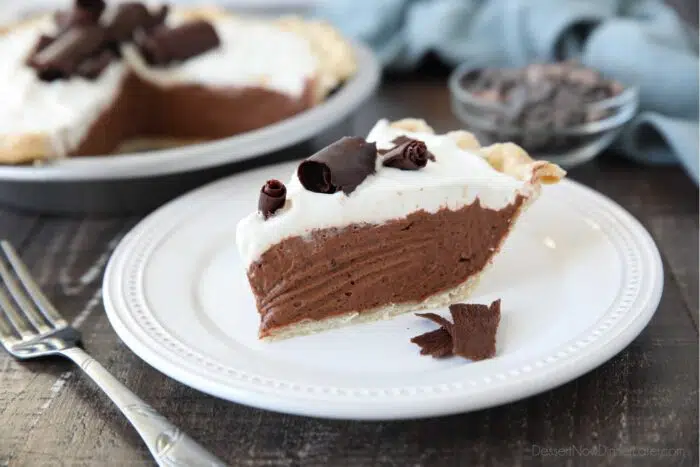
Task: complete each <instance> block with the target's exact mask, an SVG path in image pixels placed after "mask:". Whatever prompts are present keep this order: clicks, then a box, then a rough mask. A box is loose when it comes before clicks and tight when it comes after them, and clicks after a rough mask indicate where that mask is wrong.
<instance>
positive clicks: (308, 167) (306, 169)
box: [297, 136, 377, 195]
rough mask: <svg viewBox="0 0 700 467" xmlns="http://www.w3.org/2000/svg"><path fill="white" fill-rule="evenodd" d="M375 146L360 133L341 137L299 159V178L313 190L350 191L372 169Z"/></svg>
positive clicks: (318, 191) (307, 187)
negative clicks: (360, 135)
mask: <svg viewBox="0 0 700 467" xmlns="http://www.w3.org/2000/svg"><path fill="white" fill-rule="evenodd" d="M376 159H377V146H376V144H375V143H368V142H367V141H365V139H364V138H360V137H348V136H346V137H344V138H341V139H340V140H338V141H336V142H335V143H333V144H331V145H329V146H326V147H325V148H323V149H321V150H320V151H319V152H317V153H316V154H314V155H313V156H311V157H309V158H308V159H306V160H304V161H302V163H301V164H299V168H298V169H297V175H298V177H299V181H300V182H301V184H302V185H303V186H304V188H306V189H307V190H309V191H313V192H314V193H327V194H331V193H335V192H337V191H340V190H342V191H343V192H344V193H345V194H346V195H349V194H350V193H352V192H353V191H355V188H357V187H358V185H360V184H361V183H362V182H363V181H364V180H365V179H366V178H367V177H368V176H369V175H371V174H373V173H374V172H375V163H376Z"/></svg>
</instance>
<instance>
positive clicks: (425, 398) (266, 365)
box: [104, 163, 663, 419]
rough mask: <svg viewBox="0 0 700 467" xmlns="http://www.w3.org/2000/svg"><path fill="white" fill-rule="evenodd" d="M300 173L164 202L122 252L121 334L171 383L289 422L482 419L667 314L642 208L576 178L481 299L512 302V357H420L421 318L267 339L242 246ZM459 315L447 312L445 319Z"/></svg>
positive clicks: (520, 237) (538, 210)
mask: <svg viewBox="0 0 700 467" xmlns="http://www.w3.org/2000/svg"><path fill="white" fill-rule="evenodd" d="M296 165H297V163H287V164H284V165H277V166H271V167H265V168H262V169H258V170H256V171H252V172H247V173H242V174H238V175H235V176H233V177H231V178H228V179H225V180H222V181H219V182H216V183H214V184H211V185H208V186H205V187H203V188H201V189H198V190H196V191H194V192H192V193H190V194H188V195H185V196H183V197H181V198H179V199H177V200H175V201H173V202H171V203H170V204H167V205H166V206H164V207H162V208H161V209H159V210H158V211H156V212H155V213H153V214H151V215H150V216H149V217H147V218H146V219H145V220H144V221H142V222H141V223H140V224H139V225H138V226H137V227H136V228H134V230H133V231H132V232H131V233H129V234H128V235H127V236H126V237H125V238H124V239H123V241H122V243H121V244H120V245H119V247H118V248H117V250H116V251H115V253H114V255H113V256H112V258H111V260H110V262H109V265H108V267H107V271H106V273H105V279H104V303H105V308H106V310H107V316H108V317H109V320H110V322H111V323H112V326H113V327H114V329H115V331H116V332H117V334H118V335H119V337H120V338H121V339H122V340H123V341H124V342H125V343H126V345H127V346H129V347H130V348H131V350H133V351H134V352H135V353H136V354H137V355H138V356H139V357H141V358H143V359H144V360H145V361H146V362H148V363H149V364H150V365H152V366H153V367H155V368H156V369H158V370H160V371H162V372H163V373H165V374H166V375H169V376H171V377H173V378H175V379H176V380H178V381H181V382H182V383H184V384H187V385H189V386H191V387H193V388H196V389H198V390H201V391H204V392H206V393H209V394H212V395H214V396H218V397H221V398H224V399H228V400H230V401H234V402H239V403H241V404H246V405H250V406H254V407H259V408H263V409H269V410H275V411H280V412H286V413H292V414H300V415H309V416H319V417H331V418H347V419H399V418H415V417H426V416H436V415H445V414H452V413H459V412H466V411H471V410H476V409H481V408H485V407H490V406H494V405H498V404H503V403H506V402H509V401H514V400H517V399H521V398H524V397H527V396H530V395H533V394H536V393H539V392H542V391H545V390H547V389H550V388H553V387H556V386H558V385H561V384H563V383H565V382H567V381H570V380H572V379H574V378H576V377H577V376H580V375H582V374H583V373H586V372H588V371H589V370H591V369H593V368H594V367H596V366H598V365H600V364H601V363H603V362H605V361H606V360H608V359H610V358H611V357H612V356H614V355H615V354H617V353H618V352H620V351H621V350H622V349H623V348H624V347H625V346H627V345H628V344H629V343H630V342H631V341H632V340H633V339H634V338H635V337H636V336H637V335H638V334H639V333H640V332H641V330H642V329H643V328H644V327H645V326H646V324H647V323H648V322H649V319H650V318H651V317H652V315H653V313H654V311H655V310H656V307H657V306H658V303H659V300H660V297H661V291H662V286H663V270H662V265H661V260H660V257H659V253H658V250H657V249H656V246H655V245H654V242H653V241H652V239H651V237H650V236H649V234H648V233H647V232H646V231H645V230H644V228H643V227H642V226H641V225H640V224H639V223H638V222H637V221H636V220H635V219H634V218H633V217H632V216H630V215H629V214H628V213H627V212H626V211H624V210H623V209H622V208H620V207H619V206H618V205H616V204H615V203H613V202H612V201H610V200H609V199H607V198H605V197H604V196H602V195H600V194H598V193H596V192H594V191H592V190H590V189H588V188H586V187H584V186H582V185H580V184H577V183H575V182H572V181H567V180H565V181H563V182H562V183H560V184H558V185H555V186H548V187H545V188H544V190H543V193H542V196H541V198H540V199H539V200H538V201H537V202H536V203H535V204H534V205H533V206H532V207H531V209H530V210H529V211H528V212H526V213H525V214H524V215H523V217H522V218H521V220H520V221H519V223H518V225H517V227H516V228H515V230H514V232H513V234H512V235H511V237H510V238H509V239H508V240H507V242H506V244H505V245H504V248H503V251H502V252H501V254H500V255H499V256H498V257H497V258H496V260H495V264H494V267H493V269H491V270H490V271H489V272H488V274H487V275H486V276H484V278H483V280H482V282H481V285H480V286H479V288H478V289H477V290H476V292H475V293H474V295H473V297H472V299H471V300H470V302H473V303H490V302H491V301H492V300H494V299H496V298H501V299H502V319H501V325H500V327H499V330H498V335H497V355H496V357H495V358H493V359H490V360H485V361H481V362H476V363H475V362H470V361H468V360H465V359H461V358H448V359H443V360H437V359H433V358H431V357H424V356H420V355H419V352H418V350H419V349H418V347H417V346H416V345H414V344H412V343H410V342H409V340H410V338H411V337H413V336H415V335H417V334H420V333H423V332H427V331H429V330H432V329H434V328H435V327H436V326H435V324H433V323H432V322H429V321H428V320H425V319H422V318H418V317H416V316H415V315H413V314H406V315H403V316H399V317H397V318H395V319H393V320H389V321H382V322H376V323H369V324H362V325H355V326H351V327H347V328H342V329H337V330H333V331H329V332H325V333H321V334H316V335H312V336H305V337H299V338H294V339H291V340H285V341H280V342H272V343H264V342H260V341H258V339H257V327H258V314H257V311H256V309H255V306H254V299H253V296H252V294H251V292H250V290H249V287H248V283H247V280H246V276H245V272H244V270H243V267H242V264H241V261H240V259H239V257H238V253H237V250H236V245H235V227H236V223H237V221H238V220H239V219H240V218H241V217H243V216H244V215H246V214H248V213H249V212H250V211H251V210H252V209H255V208H256V206H257V196H258V193H259V190H260V187H261V185H262V184H263V183H264V181H265V180H267V179H269V178H281V179H283V180H286V179H287V177H288V175H289V174H290V173H292V171H293V170H294V168H295V167H296ZM438 312H440V313H441V314H447V310H446V309H442V310H438Z"/></svg>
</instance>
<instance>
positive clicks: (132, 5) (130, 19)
mask: <svg viewBox="0 0 700 467" xmlns="http://www.w3.org/2000/svg"><path fill="white" fill-rule="evenodd" d="M167 13H168V9H167V7H164V8H161V9H160V10H159V11H158V12H157V13H155V14H152V13H151V12H150V11H149V10H148V8H147V7H146V5H144V4H143V3H138V2H128V3H121V4H119V5H117V7H116V8H115V9H114V11H113V12H111V14H110V15H109V17H108V18H106V20H105V22H104V23H105V28H106V29H107V31H108V36H109V40H110V41H113V42H124V41H128V40H131V39H132V38H133V36H134V33H135V32H136V31H138V30H146V31H148V30H150V29H153V28H154V27H156V26H158V25H160V24H163V22H164V21H165V18H166V16H167Z"/></svg>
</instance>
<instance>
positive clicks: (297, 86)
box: [0, 0, 356, 164]
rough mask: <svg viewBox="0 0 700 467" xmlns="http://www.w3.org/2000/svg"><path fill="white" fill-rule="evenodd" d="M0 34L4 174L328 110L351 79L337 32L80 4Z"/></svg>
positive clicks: (351, 64)
mask: <svg viewBox="0 0 700 467" xmlns="http://www.w3.org/2000/svg"><path fill="white" fill-rule="evenodd" d="M66 7H67V8H66V9H65V11H59V12H57V13H56V14H54V15H46V16H42V17H38V18H34V19H31V20H28V21H25V22H23V23H21V24H17V25H14V26H12V27H10V28H8V29H6V30H2V29H1V28H0V83H1V84H2V86H0V101H1V102H3V108H2V109H0V163H5V164H14V163H26V162H32V161H37V160H46V159H53V158H60V157H69V156H82V155H99V154H107V153H111V152H114V151H116V150H118V149H119V147H120V146H121V145H122V144H123V143H127V142H129V141H131V140H134V139H136V140H147V141H149V142H152V143H153V144H154V145H155V146H162V145H172V144H182V143H189V142H195V141H202V140H210V139H217V138H222V137H226V136H231V135H234V134H237V133H241V132H245V131H249V130H253V129H256V128H260V127H263V126H266V125H269V124H272V123H275V122H277V121H280V120H283V119H285V118H288V117H290V116H293V115H295V114H298V113H299V112H302V111H304V110H305V109H308V108H310V107H313V106H314V105H316V104H318V103H319V102H321V101H322V100H323V99H325V97H326V96H327V95H328V94H329V93H330V92H331V91H332V90H333V89H334V88H335V87H337V86H338V85H339V84H341V83H342V82H343V81H344V80H346V79H347V78H349V77H350V76H351V75H352V74H353V73H354V71H355V66H356V65H355V59H354V56H353V53H352V49H351V48H350V46H349V44H348V43H347V42H346V41H345V40H344V39H343V38H342V37H340V36H339V35H338V34H337V32H336V31H335V30H334V29H332V28H331V27H329V26H327V25H325V24H323V23H320V22H313V21H306V20H301V19H299V18H293V17H286V18H280V19H270V20H261V19H251V18H243V17H239V16H235V15H233V14H230V13H228V12H224V11H222V10H218V9H214V8H196V7H189V8H188V7H175V8H168V6H167V5H165V6H161V5H160V4H154V3H150V2H149V3H145V4H142V3H140V2H109V1H108V2H102V1H101V0H79V1H76V2H75V3H73V4H67V5H66Z"/></svg>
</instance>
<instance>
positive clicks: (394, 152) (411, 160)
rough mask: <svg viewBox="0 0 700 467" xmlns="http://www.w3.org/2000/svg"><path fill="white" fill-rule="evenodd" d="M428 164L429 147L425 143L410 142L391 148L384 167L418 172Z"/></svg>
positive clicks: (386, 155)
mask: <svg viewBox="0 0 700 467" xmlns="http://www.w3.org/2000/svg"><path fill="white" fill-rule="evenodd" d="M427 163H428V147H427V146H426V145H425V143H424V142H423V141H419V140H409V141H406V142H404V143H402V144H399V145H397V146H394V147H393V148H391V149H390V150H389V151H387V153H386V154H385V159H384V162H383V165H384V166H385V167H393V168H395V169H401V170H418V169H422V168H423V167H425V165H426V164H427Z"/></svg>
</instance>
